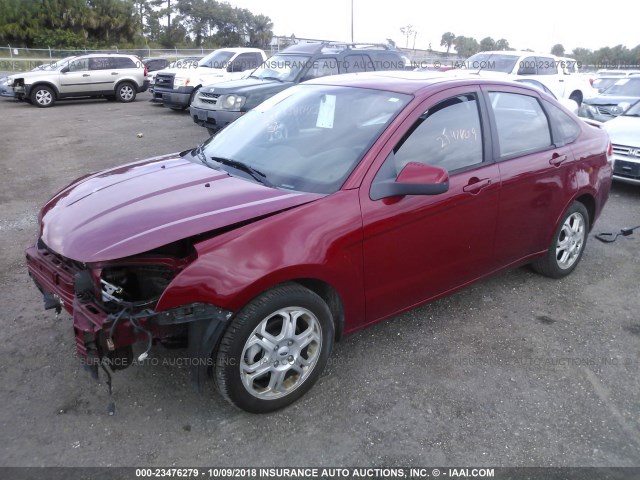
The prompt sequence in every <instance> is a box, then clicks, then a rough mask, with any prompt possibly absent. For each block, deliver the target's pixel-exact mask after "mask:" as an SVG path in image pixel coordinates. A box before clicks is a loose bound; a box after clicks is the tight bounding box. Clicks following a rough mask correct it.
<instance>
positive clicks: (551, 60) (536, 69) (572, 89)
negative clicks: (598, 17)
mask: <svg viewBox="0 0 640 480" xmlns="http://www.w3.org/2000/svg"><path fill="white" fill-rule="evenodd" d="M455 66H456V67H458V68H464V69H466V70H469V71H482V72H485V71H492V72H502V73H507V74H510V75H518V76H528V77H530V78H533V79H535V80H537V81H539V82H540V83H542V84H544V85H545V86H546V87H547V88H548V89H549V90H551V91H552V92H553V93H554V95H555V96H556V97H557V98H569V99H571V100H574V101H575V102H576V103H577V104H578V106H580V105H581V104H582V101H583V100H584V99H586V98H591V97H595V96H596V95H597V94H598V91H597V90H596V89H595V88H593V87H592V86H591V84H590V83H589V80H587V79H586V78H585V77H583V76H582V75H580V73H579V72H578V65H577V62H576V61H575V60H574V59H571V58H561V57H556V56H554V55H551V54H547V53H534V52H519V51H494V52H480V53H476V54H475V55H472V56H471V57H469V58H468V59H467V60H465V61H460V62H456V65H455ZM454 71H455V70H452V71H451V72H454Z"/></svg>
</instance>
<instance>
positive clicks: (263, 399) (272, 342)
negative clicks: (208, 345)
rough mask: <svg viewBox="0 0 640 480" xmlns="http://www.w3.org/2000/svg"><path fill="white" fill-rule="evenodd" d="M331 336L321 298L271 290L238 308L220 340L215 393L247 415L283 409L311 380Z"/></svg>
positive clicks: (302, 291) (287, 288)
mask: <svg viewBox="0 0 640 480" xmlns="http://www.w3.org/2000/svg"><path fill="white" fill-rule="evenodd" d="M333 337H334V326H333V321H332V317H331V312H330V311H329V307H328V306H327V304H326V303H325V302H324V301H323V300H322V298H320V297H319V296H318V295H316V294H315V293H314V292H312V291H311V290H308V289H307V288H305V287H303V286H301V285H298V284H285V285H282V286H279V287H276V288H273V289H272V290H269V291H267V292H265V293H263V294H262V295H260V296H259V297H257V298H256V299H254V300H253V301H251V302H250V303H249V304H248V305H247V306H246V307H245V308H244V309H242V311H240V313H239V314H238V315H237V316H236V318H235V319H234V320H233V322H232V324H231V325H230V326H229V328H228V329H227V331H226V332H225V334H224V336H223V337H222V340H221V342H220V347H219V349H218V352H217V357H216V367H215V369H216V372H215V378H216V383H217V385H218V389H219V390H220V393H222V395H223V396H224V397H225V398H226V399H227V400H229V401H230V402H231V403H233V404H234V405H235V406H237V407H239V408H241V409H243V410H246V411H248V412H253V413H265V412H270V411H273V410H276V409H279V408H282V407H285V406H287V405H289V404H291V403H292V402H294V401H295V400H297V399H298V398H300V397H301V396H302V395H303V394H304V393H305V392H307V391H308V390H309V389H310V388H311V387H312V386H313V384H314V383H315V382H316V380H317V379H318V377H319V376H320V374H321V373H322V370H323V369H324V367H325V365H326V363H327V359H328V357H329V354H330V353H331V348H332V346H333Z"/></svg>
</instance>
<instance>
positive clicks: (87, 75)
mask: <svg viewBox="0 0 640 480" xmlns="http://www.w3.org/2000/svg"><path fill="white" fill-rule="evenodd" d="M82 76H83V77H90V76H91V75H89V74H88V73H83V74H82Z"/></svg>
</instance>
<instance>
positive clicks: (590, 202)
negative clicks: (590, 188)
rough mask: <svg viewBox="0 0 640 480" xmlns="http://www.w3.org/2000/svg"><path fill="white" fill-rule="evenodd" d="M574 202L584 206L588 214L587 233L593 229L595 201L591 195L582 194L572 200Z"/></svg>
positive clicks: (588, 193)
mask: <svg viewBox="0 0 640 480" xmlns="http://www.w3.org/2000/svg"><path fill="white" fill-rule="evenodd" d="M574 201H575V202H580V203H581V204H583V205H584V207H585V208H586V209H587V212H588V213H589V231H591V229H592V228H593V224H594V223H595V217H596V199H595V197H594V196H593V194H592V193H590V192H587V193H582V194H581V195H579V196H577V197H576V198H575V199H574Z"/></svg>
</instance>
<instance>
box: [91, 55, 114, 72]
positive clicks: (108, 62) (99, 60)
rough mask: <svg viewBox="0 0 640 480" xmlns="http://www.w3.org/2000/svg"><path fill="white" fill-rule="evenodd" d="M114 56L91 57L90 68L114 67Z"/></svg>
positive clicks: (103, 68) (105, 68)
mask: <svg viewBox="0 0 640 480" xmlns="http://www.w3.org/2000/svg"><path fill="white" fill-rule="evenodd" d="M113 60H114V59H112V58H109V57H93V58H90V59H89V70H108V69H109V68H112V64H113Z"/></svg>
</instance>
